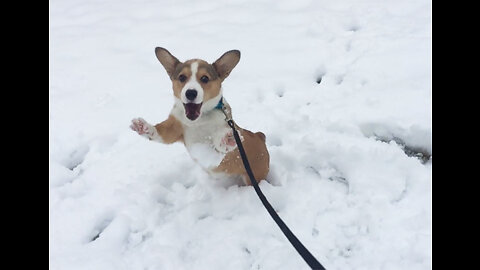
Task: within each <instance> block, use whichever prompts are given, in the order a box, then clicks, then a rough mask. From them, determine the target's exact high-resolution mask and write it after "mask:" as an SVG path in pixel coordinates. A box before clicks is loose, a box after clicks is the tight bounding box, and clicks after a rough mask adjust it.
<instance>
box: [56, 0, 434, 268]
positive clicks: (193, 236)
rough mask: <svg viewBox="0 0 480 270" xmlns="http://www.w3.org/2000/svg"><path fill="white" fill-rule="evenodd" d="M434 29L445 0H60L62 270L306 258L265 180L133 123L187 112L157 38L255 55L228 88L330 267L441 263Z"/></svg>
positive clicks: (269, 263) (289, 208)
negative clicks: (204, 165)
mask: <svg viewBox="0 0 480 270" xmlns="http://www.w3.org/2000/svg"><path fill="white" fill-rule="evenodd" d="M431 23H432V21H431V2H430V1H429V0H421V1H418V0H406V1H395V0H371V1H358V0H337V1H318V0H231V1H211V0H210V1H194V0H163V1H153V0H141V1H140V0H138V1H133V0H110V1H87V0H51V1H50V182H49V186H50V266H51V269H82V270H84V269H105V270H109V269H142V270H143V269H148V270H156V269H308V266H307V265H306V264H305V263H304V262H303V261H302V259H301V258H300V257H299V256H298V254H297V253H296V251H295V250H294V249H293V247H292V246H291V245H290V243H289V242H288V241H287V239H286V238H285V237H284V236H283V234H282V233H281V231H280V230H279V229H278V228H277V226H276V225H275V223H274V222H273V221H272V219H271V218H270V216H269V215H268V213H267V212H266V211H265V209H264V208H263V206H262V205H261V203H260V201H259V200H258V198H257V197H256V194H255V192H254V190H253V188H252V187H238V186H228V185H226V184H224V183H222V182H221V181H215V180H213V179H210V178H209V177H208V175H207V174H206V173H204V172H203V171H202V169H200V167H199V166H198V165H197V164H195V163H194V162H193V161H192V160H191V159H190V157H189V155H188V153H187V151H186V149H185V147H184V146H183V145H182V144H173V145H162V144H159V143H154V142H150V141H147V140H145V139H143V138H141V137H140V136H138V135H137V134H136V133H135V132H133V131H132V130H130V129H129V125H130V120H131V119H132V118H134V117H139V116H141V117H143V118H144V119H146V120H147V121H149V122H151V123H158V122H161V121H163V120H164V119H166V117H167V115H168V113H169V111H170V109H171V107H172V105H173V97H172V90H171V83H170V80H169V79H168V76H167V75H166V73H165V70H164V69H163V67H162V66H161V65H160V63H159V62H158V60H157V59H156V57H155V55H154V48H155V47H157V46H161V47H165V48H167V49H169V50H170V51H171V52H172V53H173V54H174V55H175V56H177V57H178V58H179V59H180V60H187V59H190V58H202V59H205V60H207V61H209V62H213V61H215V60H216V59H217V58H218V57H219V56H220V55H222V54H223V53H224V52H225V51H227V50H230V49H239V50H240V51H241V52H242V58H241V60H240V63H239V64H238V66H237V67H236V68H235V69H234V70H233V72H232V74H231V75H230V77H229V78H227V80H226V81H225V82H224V84H223V87H224V95H225V97H226V98H227V99H228V101H229V103H230V105H231V106H232V108H233V112H234V119H236V121H237V123H238V124H239V125H240V126H242V127H244V128H247V129H249V130H252V131H260V130H261V131H262V132H264V133H265V134H266V136H267V146H268V149H269V152H270V156H271V173H270V175H269V177H268V178H269V182H265V181H262V183H261V185H260V186H261V188H262V190H263V191H264V193H265V194H266V196H267V198H268V199H269V200H270V202H271V203H272V205H273V206H274V207H275V208H276V210H277V211H278V213H279V215H280V216H281V217H282V218H283V219H284V221H285V222H286V223H287V224H288V225H289V226H290V228H291V229H292V231H293V232H294V233H295V234H296V235H297V237H298V238H299V239H300V240H301V241H302V242H303V243H304V244H305V246H306V247H307V248H309V249H310V251H311V252H312V253H313V254H314V255H315V256H316V257H317V258H318V259H319V261H320V262H322V264H323V265H324V266H325V267H326V268H327V269H329V270H331V269H368V270H372V269H431V268H432V263H431V256H432V254H431V251H432V249H431V241H432V234H431V226H432V225H431V222H432V218H431V215H432V202H431V198H432V160H431V159H430V160H428V161H427V162H422V161H421V160H420V159H418V158H416V157H414V156H411V155H412V153H415V152H422V153H424V154H428V155H430V154H431V152H432V142H431V133H432V127H431V119H432V115H431V114H432V113H431V107H432V104H431V102H432V100H431V97H432V83H431V72H432V69H431V62H432V59H431V47H432V41H431V33H432V32H431ZM317 81H320V83H319V84H318V83H317ZM406 153H409V155H406ZM427 159H428V157H427ZM424 160H425V158H424Z"/></svg>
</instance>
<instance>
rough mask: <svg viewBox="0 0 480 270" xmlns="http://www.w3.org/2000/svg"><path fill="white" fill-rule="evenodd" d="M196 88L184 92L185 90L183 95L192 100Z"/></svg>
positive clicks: (195, 93) (194, 96)
mask: <svg viewBox="0 0 480 270" xmlns="http://www.w3.org/2000/svg"><path fill="white" fill-rule="evenodd" d="M197 93H198V92H197V90H195V89H188V90H187V91H186V92H185V96H186V97H187V99H188V100H190V101H192V100H194V99H195V98H196V97H197Z"/></svg>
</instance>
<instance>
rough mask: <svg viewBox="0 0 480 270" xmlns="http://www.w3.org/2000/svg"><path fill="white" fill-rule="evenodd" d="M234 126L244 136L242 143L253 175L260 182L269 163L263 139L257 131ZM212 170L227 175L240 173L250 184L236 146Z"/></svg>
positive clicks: (266, 173)
mask: <svg viewBox="0 0 480 270" xmlns="http://www.w3.org/2000/svg"><path fill="white" fill-rule="evenodd" d="M236 128H237V130H238V131H239V132H240V134H241V135H242V137H243V138H244V140H243V142H242V145H243V148H244V149H245V153H246V154H247V158H248V162H249V164H250V167H251V168H252V172H253V175H254V176H255V179H256V180H257V182H260V181H261V180H263V179H265V178H266V177H267V175H268V171H269V164H270V155H269V154H268V150H267V146H266V145H265V141H264V140H263V138H262V137H261V136H259V135H258V133H252V132H250V131H248V130H246V129H242V128H240V127H238V126H237V127H236ZM262 134H263V133H262ZM214 171H215V172H223V173H226V174H229V175H241V176H243V178H244V179H248V181H246V183H247V184H248V185H251V183H250V180H249V177H248V174H247V172H246V171H245V167H244V166H243V162H242V158H241V156H240V152H239V151H238V147H237V148H235V150H233V151H231V152H228V153H227V154H226V155H225V158H224V159H223V160H222V162H221V163H220V165H219V166H218V167H217V168H216V169H215V170H214Z"/></svg>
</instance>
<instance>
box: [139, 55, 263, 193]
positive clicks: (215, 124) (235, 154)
mask: <svg viewBox="0 0 480 270" xmlns="http://www.w3.org/2000/svg"><path fill="white" fill-rule="evenodd" d="M155 55H156V56H157V58H158V60H159V61H160V63H161V64H162V65H163V67H164V68H165V70H166V71H167V74H168V76H169V77H170V80H171V81H172V86H173V95H174V104H173V108H172V110H171V112H170V115H169V116H168V118H167V120H165V121H163V122H161V123H159V124H156V125H151V124H149V123H148V122H147V121H145V120H144V119H142V118H135V119H133V120H132V124H131V126H130V128H131V129H132V130H134V131H136V132H137V133H138V134H139V135H141V136H143V137H145V138H147V139H149V140H152V141H156V142H160V143H165V144H171V143H174V142H183V144H184V145H185V147H186V148H187V151H188V153H189V154H190V156H191V157H192V159H193V160H194V161H195V162H197V163H198V164H199V165H200V166H201V167H202V168H203V169H204V170H205V171H206V172H208V173H209V174H210V175H211V176H213V177H215V178H219V179H222V178H225V177H232V178H240V179H241V180H243V182H244V184H246V185H251V183H250V179H249V178H248V175H247V172H246V171H245V168H244V166H243V163H242V159H241V158H240V153H239V151H238V148H237V144H236V142H235V139H234V137H233V134H232V130H231V128H230V127H229V126H228V124H227V122H226V121H225V116H228V117H230V119H231V108H230V105H229V104H228V103H227V101H226V100H225V97H224V96H223V89H222V82H223V81H224V80H225V79H226V78H227V77H228V75H229V74H230V72H231V71H232V70H233V68H234V67H235V66H236V65H237V63H238V62H239V61H240V51H238V50H231V51H228V52H226V53H224V54H223V55H222V56H221V57H220V58H219V59H217V60H216V61H215V62H214V63H213V64H209V63H207V62H206V61H204V60H201V59H191V60H188V61H185V62H183V63H182V62H180V61H179V60H178V59H177V58H176V57H175V56H173V55H172V54H171V53H170V52H169V51H168V50H166V49H164V48H160V47H157V48H155ZM222 108H224V110H225V114H224V111H222ZM236 129H237V131H238V132H239V134H240V137H241V141H242V144H243V147H244V148H245V152H246V154H247V157H248V160H249V162H250V166H251V168H252V171H253V174H254V176H255V179H256V180H257V182H259V181H261V180H263V179H266V177H267V174H268V172H269V163H270V156H269V154H268V150H267V146H266V144H265V135H264V134H263V133H262V132H256V133H253V132H251V131H248V130H246V129H243V128H240V127H239V126H237V125H236Z"/></svg>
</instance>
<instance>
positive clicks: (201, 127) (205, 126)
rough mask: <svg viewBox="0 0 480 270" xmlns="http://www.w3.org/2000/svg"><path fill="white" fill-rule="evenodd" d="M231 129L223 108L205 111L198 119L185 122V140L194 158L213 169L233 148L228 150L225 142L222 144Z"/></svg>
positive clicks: (203, 166)
mask: <svg viewBox="0 0 480 270" xmlns="http://www.w3.org/2000/svg"><path fill="white" fill-rule="evenodd" d="M179 117H182V116H179ZM187 121H188V120H187ZM229 131H230V128H229V126H228V124H227V123H226V122H225V115H224V114H223V113H222V111H221V110H218V109H214V110H212V111H209V112H206V113H203V114H202V116H201V117H200V118H199V119H198V120H197V121H195V122H193V123H188V125H187V124H184V125H183V140H184V143H185V146H186V148H187V150H188V152H189V153H190V156H191V157H192V159H193V160H194V161H196V162H197V163H198V164H199V165H200V166H201V167H202V168H204V169H205V170H211V169H214V168H216V167H217V166H218V165H219V164H220V162H221V161H222V160H223V158H224V157H225V154H226V153H227V152H228V151H231V150H232V149H228V150H226V149H225V145H224V142H223V145H222V139H223V138H225V136H226V134H227V133H228V132H229Z"/></svg>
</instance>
